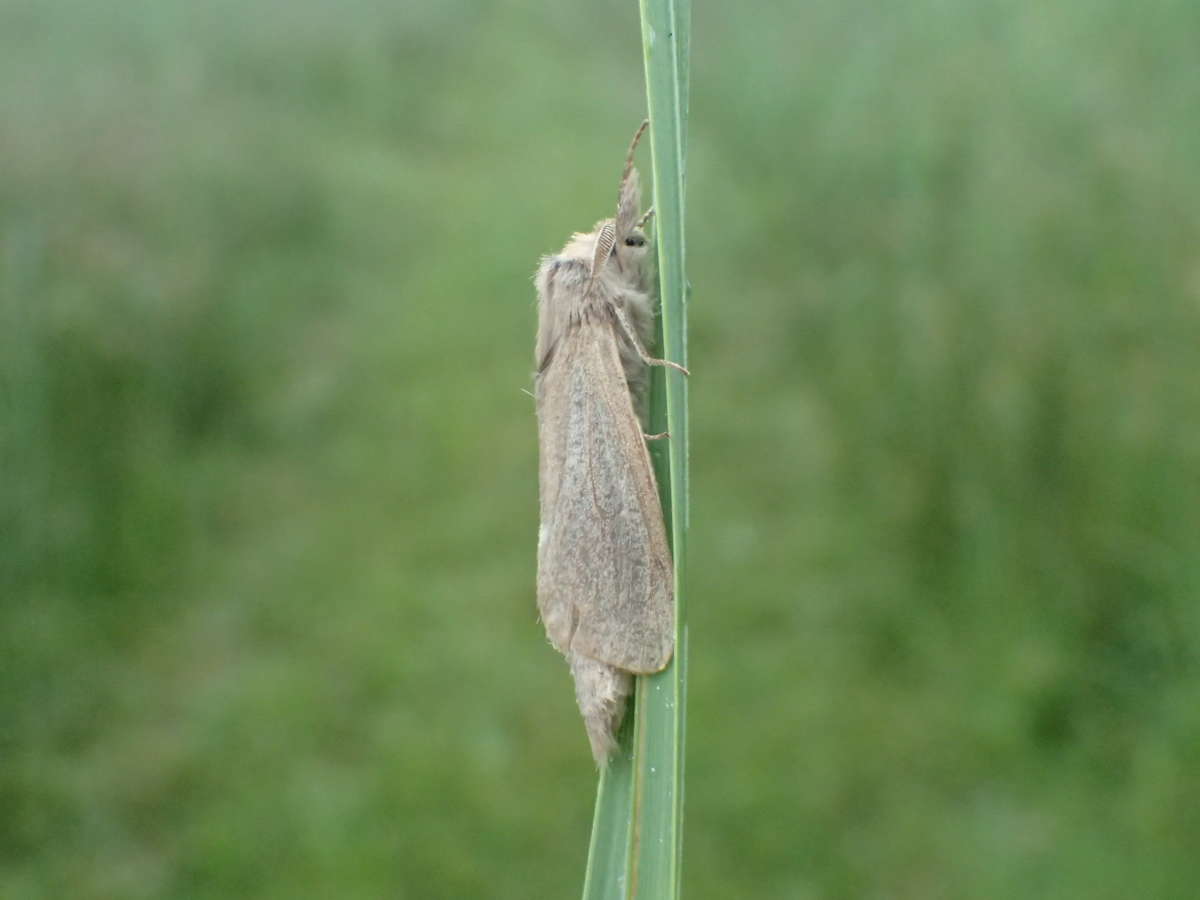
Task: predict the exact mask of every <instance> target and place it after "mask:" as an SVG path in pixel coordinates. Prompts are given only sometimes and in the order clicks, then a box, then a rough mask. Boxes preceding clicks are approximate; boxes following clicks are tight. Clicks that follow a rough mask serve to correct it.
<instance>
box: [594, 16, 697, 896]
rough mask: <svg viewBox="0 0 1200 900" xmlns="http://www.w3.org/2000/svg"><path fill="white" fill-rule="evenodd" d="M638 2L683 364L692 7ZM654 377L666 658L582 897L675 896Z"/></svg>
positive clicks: (663, 460)
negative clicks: (689, 64) (689, 54)
mask: <svg viewBox="0 0 1200 900" xmlns="http://www.w3.org/2000/svg"><path fill="white" fill-rule="evenodd" d="M640 4H641V19H642V47H643V51H644V55H645V63H646V94H647V102H648V106H649V111H650V145H651V157H652V160H653V171H654V209H655V223H654V225H655V232H656V235H657V240H656V246H657V248H658V272H659V296H660V297H661V298H662V315H661V317H660V326H661V329H662V334H661V335H660V341H659V346H660V348H662V352H663V355H664V356H665V357H666V358H667V359H671V360H674V361H676V362H680V363H682V364H684V365H687V293H688V284H687V279H686V270H685V260H686V245H685V241H684V213H685V205H684V180H685V175H686V165H687V156H686V146H687V95H688V53H689V38H690V16H691V11H690V6H689V0H640ZM652 375H653V384H652V388H651V406H650V427H651V430H652V431H655V432H657V431H669V432H670V434H671V438H670V439H669V440H667V441H661V442H656V443H654V444H652V445H651V456H652V457H653V459H654V465H655V471H656V474H657V476H658V483H659V486H660V489H661V493H662V499H663V510H664V513H665V515H666V520H667V531H668V534H669V535H670V538H671V545H672V549H673V552H674V557H675V586H676V610H677V619H676V622H677V624H676V641H675V648H676V649H675V658H674V660H673V661H672V663H671V665H670V666H669V667H668V668H667V669H666V670H665V671H664V672H661V673H659V674H657V675H654V676H651V677H648V678H638V680H637V682H638V683H637V692H636V696H635V703H634V706H633V714H632V715H631V716H629V717H628V718H627V721H626V723H625V727H624V728H623V731H622V735H621V742H620V745H621V749H620V752H619V753H618V754H617V755H616V756H615V757H614V758H613V759H612V760H611V761H610V762H609V765H608V768H607V770H606V771H605V772H604V773H602V774H601V777H600V785H599V788H598V791H597V796H596V812H595V817H594V819H593V823H592V841H591V846H590V848H589V852H588V869H587V875H586V877H585V881H584V891H583V896H584V900H634V898H637V900H660V898H661V900H668V898H677V897H678V896H679V891H680V861H681V858H682V849H683V758H684V723H685V704H684V701H685V684H686V675H687V618H686V609H687V607H686V603H685V597H686V580H685V577H684V576H685V572H686V561H687V526H688V470H687V462H688V452H687V438H688V422H687V380H686V378H685V377H684V376H683V375H681V374H680V373H679V372H675V371H673V370H663V369H655V370H654V372H653V373H652ZM631 732H632V734H631Z"/></svg>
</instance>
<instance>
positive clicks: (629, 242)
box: [625, 235, 646, 247]
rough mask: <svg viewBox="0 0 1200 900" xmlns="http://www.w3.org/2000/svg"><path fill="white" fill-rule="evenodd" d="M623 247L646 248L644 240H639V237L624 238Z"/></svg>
mask: <svg viewBox="0 0 1200 900" xmlns="http://www.w3.org/2000/svg"><path fill="white" fill-rule="evenodd" d="M625 246H626V247H644V246H646V239H645V238H641V237H634V236H632V235H631V236H630V237H627V238H625Z"/></svg>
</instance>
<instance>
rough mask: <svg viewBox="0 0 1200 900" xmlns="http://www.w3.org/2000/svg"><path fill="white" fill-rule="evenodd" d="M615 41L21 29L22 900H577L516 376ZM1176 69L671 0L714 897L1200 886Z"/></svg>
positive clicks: (14, 145) (547, 32) (589, 16)
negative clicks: (688, 43)
mask: <svg viewBox="0 0 1200 900" xmlns="http://www.w3.org/2000/svg"><path fill="white" fill-rule="evenodd" d="M636 15H637V11H636V5H635V4H632V3H612V2H607V3H601V4H575V5H569V6H564V5H562V4H537V3H533V2H531V0H509V2H505V3H500V4H491V5H484V4H476V3H468V2H465V0H447V2H442V3H427V4H412V3H392V4H383V3H376V2H368V0H348V2H345V3H340V4H319V3H314V2H306V0H301V2H295V0H293V2H287V3H285V2H282V0H253V2H249V3H234V2H231V0H210V2H206V3H186V2H184V0H115V2H111V3H107V4H102V5H80V4H78V3H71V2H67V0H3V2H2V3H0V85H2V86H0V160H3V168H2V169H0V242H2V248H0V249H2V253H0V476H2V478H0V601H2V602H0V659H3V669H2V676H3V677H2V678H0V722H2V723H3V726H2V728H0V735H2V737H0V742H2V743H0V753H2V759H3V765H2V766H0V895H3V896H4V897H5V898H14V900H24V898H60V897H71V898H134V900H136V898H150V897H154V898H157V897H179V898H185V897H186V898H209V897H211V898H216V897H221V898H225V897H256V898H284V897H286V898H296V897H338V898H377V897H381V896H387V897H412V898H438V897H446V898H451V897H455V898H457V897H489V898H528V897H562V896H575V895H576V893H577V892H578V890H579V888H580V879H581V877H582V871H583V861H584V855H585V851H586V841H587V833H588V826H589V820H590V815H591V808H592V798H593V790H594V783H595V781H594V779H595V773H594V771H593V769H592V766H591V763H590V760H589V757H588V751H587V746H586V741H585V739H584V736H583V730H582V727H581V726H580V724H579V722H578V720H577V715H576V713H575V711H574V708H573V698H572V695H571V689H570V684H569V679H568V677H567V673H566V671H565V669H564V667H563V665H562V662H561V660H560V659H559V658H558V657H557V656H556V654H554V653H553V652H552V650H551V649H550V648H549V647H548V646H547V645H546V643H545V641H544V638H543V636H542V631H541V627H540V625H539V624H538V623H537V622H536V620H535V613H534V602H533V570H534V535H535V531H536V514H535V506H536V483H535V472H536V458H535V457H536V451H535V426H534V419H533V413H532V403H531V401H530V399H529V398H528V397H527V396H526V395H525V394H523V393H521V389H522V388H524V387H527V386H528V385H529V382H530V378H529V373H530V369H531V365H532V362H531V359H532V340H533V324H534V323H533V306H532V298H533V291H532V286H531V284H530V281H529V276H530V274H531V272H532V271H533V268H534V266H535V264H536V260H537V257H538V255H539V254H540V253H542V252H546V251H549V250H553V249H555V248H556V247H558V246H560V245H561V243H562V242H563V240H564V239H565V237H566V236H567V235H568V234H569V233H570V232H571V231H572V230H574V229H577V228H586V227H589V226H590V225H591V224H592V222H593V221H594V220H595V219H597V218H599V217H600V216H602V215H604V214H605V212H606V211H607V210H608V209H609V208H610V207H611V204H612V199H613V198H612V190H613V185H614V183H615V177H616V175H617V172H618V170H619V166H620V158H621V153H622V151H623V148H624V145H625V144H624V142H625V140H626V139H627V137H628V134H629V132H630V130H631V128H632V127H633V126H634V125H635V124H636V123H637V121H638V120H639V119H640V117H641V116H642V115H643V112H644V105H643V104H644V100H643V97H644V95H643V93H642V81H641V79H642V75H641V57H640V47H639V43H638V30H637V21H636ZM1198 39H1200V5H1197V4H1195V3H1193V2H1190V0H1189V2H1185V0H1149V2H1147V3H1143V4H1138V5H1129V4H1127V3H1119V2H1117V0H1087V2H1085V0H1068V2H1063V3H1057V4H1046V3H1043V2H1037V0H1008V2H1000V0H968V2H956V3H951V2H945V0H915V2H912V3H905V4H880V3H868V2H863V0H849V2H846V0H818V2H814V3H805V4H799V5H796V4H784V3H775V4H760V5H756V7H755V8H754V10H753V12H749V11H745V10H739V9H738V8H736V7H731V6H727V5H721V4H717V3H712V2H705V0H697V2H696V5H695V12H694V57H693V81H692V97H693V100H692V119H691V140H692V146H691V156H690V170H689V178H690V185H689V189H690V195H689V214H690V216H691V220H690V234H691V240H690V249H691V258H690V260H689V264H690V274H691V278H692V281H693V283H694V287H695V290H694V295H693V306H692V312H691V315H692V325H693V334H692V341H691V363H692V368H693V372H694V374H693V377H692V381H691V392H692V437H693V486H694V489H693V495H694V496H693V500H694V515H693V521H692V553H691V562H692V574H693V581H692V586H691V587H692V591H691V597H692V603H691V622H692V633H691V647H692V656H691V684H690V690H689V698H690V712H691V715H690V721H689V725H688V735H689V747H688V777H689V784H688V799H687V822H686V827H687V836H686V839H685V850H684V871H685V894H686V895H687V896H689V897H695V898H701V897H706V898H707V897H711V898H724V897H772V898H775V897H778V898H868V897H881V898H882V897H889V898H954V900H958V898H1001V897H1004V898H1008V897H1013V896H1020V897H1047V898H1075V897H1087V898H1127V897H1132V896H1139V897H1154V898H1173V897H1180V898H1182V897H1191V896H1194V895H1195V885H1196V884H1197V883H1198V882H1200V862H1197V858H1196V853H1195V848H1196V846H1197V844H1198V842H1200V813H1198V810H1200V774H1198V773H1200V753H1198V750H1197V748H1198V747H1200V665H1198V660H1197V646H1198V642H1197V639H1198V636H1200V611H1198V610H1200V607H1198V606H1197V602H1196V597H1197V592H1198V589H1200V377H1198V373H1197V347H1198V342H1200V167H1197V165H1196V160H1197V159H1200V129H1197V128H1196V127H1195V116H1196V111H1197V110H1198V109H1200V72H1198V70H1197V64H1196V46H1197V40H1198Z"/></svg>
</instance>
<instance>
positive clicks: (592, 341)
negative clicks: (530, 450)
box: [534, 122, 687, 766]
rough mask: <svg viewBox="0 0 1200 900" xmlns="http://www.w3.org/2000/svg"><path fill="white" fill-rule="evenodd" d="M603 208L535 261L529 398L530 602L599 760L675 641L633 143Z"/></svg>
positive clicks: (650, 302)
mask: <svg viewBox="0 0 1200 900" xmlns="http://www.w3.org/2000/svg"><path fill="white" fill-rule="evenodd" d="M648 124H649V123H648V122H643V123H642V125H641V127H640V128H639V129H638V130H637V133H636V134H635V135H634V137H633V141H632V142H631V143H630V145H629V153H628V155H627V156H626V158H625V168H624V170H623V172H622V174H621V180H620V186H619V188H618V192H617V211H616V215H615V217H613V218H611V219H602V220H601V221H599V222H597V223H596V225H595V226H594V227H593V228H592V230H591V231H589V232H587V233H576V234H574V235H572V236H571V239H570V240H569V241H567V243H566V246H564V247H563V248H562V250H560V251H559V252H558V253H556V254H553V255H549V256H545V257H543V258H542V260H541V264H540V266H539V267H538V271H537V274H536V276H535V277H534V281H535V284H536V286H537V294H538V330H537V346H536V348H535V352H534V356H535V362H536V367H537V368H536V374H535V376H534V386H535V390H534V398H535V401H536V405H537V418H538V447H539V471H538V482H539V484H538V488H539V501H540V503H539V505H540V511H541V525H540V528H539V530H538V571H537V603H538V610H539V612H540V614H541V619H542V623H543V624H544V625H545V628H546V635H547V636H548V637H549V639H550V643H552V644H553V645H554V646H555V648H557V649H558V651H559V652H560V653H562V654H563V656H564V657H566V660H567V664H568V666H569V667H570V670H571V675H572V676H573V678H574V680H575V697H576V700H577V701H578V703H579V711H580V712H581V713H582V715H583V722H584V726H585V728H586V730H587V735H588V740H589V742H590V744H591V747H592V754H593V756H594V757H595V758H596V762H597V763H598V764H599V765H601V766H603V765H605V764H606V762H607V760H608V758H609V756H610V755H611V753H612V751H613V749H614V748H615V746H616V732H617V729H618V728H619V727H620V724H621V720H622V718H623V717H624V714H625V705H626V701H627V699H628V697H629V694H630V693H631V691H632V689H633V676H634V675H645V674H649V673H652V672H657V671H660V670H661V669H663V668H665V667H666V665H667V663H668V662H669V661H670V659H671V655H672V653H673V652H674V645H675V587H674V569H673V565H672V561H671V551H670V548H669V547H668V545H667V535H666V529H665V528H664V526H663V517H662V507H661V506H660V505H659V498H658V488H657V485H656V483H655V479H654V470H653V469H652V468H651V465H650V455H649V453H648V452H647V449H646V440H647V439H648V437H650V436H648V435H646V434H645V432H644V427H645V417H646V404H647V392H648V388H649V371H648V366H651V365H668V366H673V367H674V368H677V369H679V370H681V371H683V372H685V373H686V371H687V370H686V369H684V368H683V367H682V366H679V365H677V364H676V363H672V362H668V361H666V360H660V359H654V358H653V357H651V356H650V355H649V354H648V353H647V352H646V349H645V348H646V346H647V344H649V343H650V342H651V341H652V339H653V329H654V314H655V310H654V297H653V291H652V288H651V285H650V275H651V272H650V265H649V262H650V261H649V259H648V251H647V241H646V234H645V232H644V231H643V226H644V225H645V222H646V220H647V219H648V218H649V216H650V215H651V213H652V210H648V211H647V212H646V213H645V214H644V215H641V216H639V214H638V209H639V207H640V204H641V191H640V188H639V183H638V172H637V169H636V168H634V165H633V154H634V150H635V149H636V148H637V144H638V140H639V139H640V138H641V136H642V134H643V133H644V132H645V130H646V126H647V125H648Z"/></svg>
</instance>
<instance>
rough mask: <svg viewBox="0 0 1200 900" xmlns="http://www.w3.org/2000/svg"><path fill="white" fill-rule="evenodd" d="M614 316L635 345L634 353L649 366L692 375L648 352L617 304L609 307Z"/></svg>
mask: <svg viewBox="0 0 1200 900" xmlns="http://www.w3.org/2000/svg"><path fill="white" fill-rule="evenodd" d="M609 308H610V309H611V310H612V311H613V314H614V315H615V316H616V317H617V321H618V322H620V323H621V327H622V328H623V329H625V334H626V336H627V337H628V338H629V342H630V343H631V344H632V345H633V349H634V351H635V352H636V353H637V355H638V357H639V358H640V359H641V360H642V362H644V363H645V364H646V365H648V366H670V367H671V368H672V369H678V370H679V371H680V372H682V373H683V374H684V375H691V374H692V373H691V372H689V371H688V370H687V369H685V368H684V367H683V366H681V365H680V364H679V363H677V362H671V360H669V359H658V358H657V357H654V356H651V355H650V354H649V353H647V352H646V348H645V347H643V346H642V342H641V341H639V340H638V336H637V333H636V332H635V331H634V330H633V326H632V325H630V324H629V319H627V318H626V317H625V311H624V310H622V309H621V307H619V306H617V305H616V304H615V303H614V304H613V305H612V306H610V307H609Z"/></svg>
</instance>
